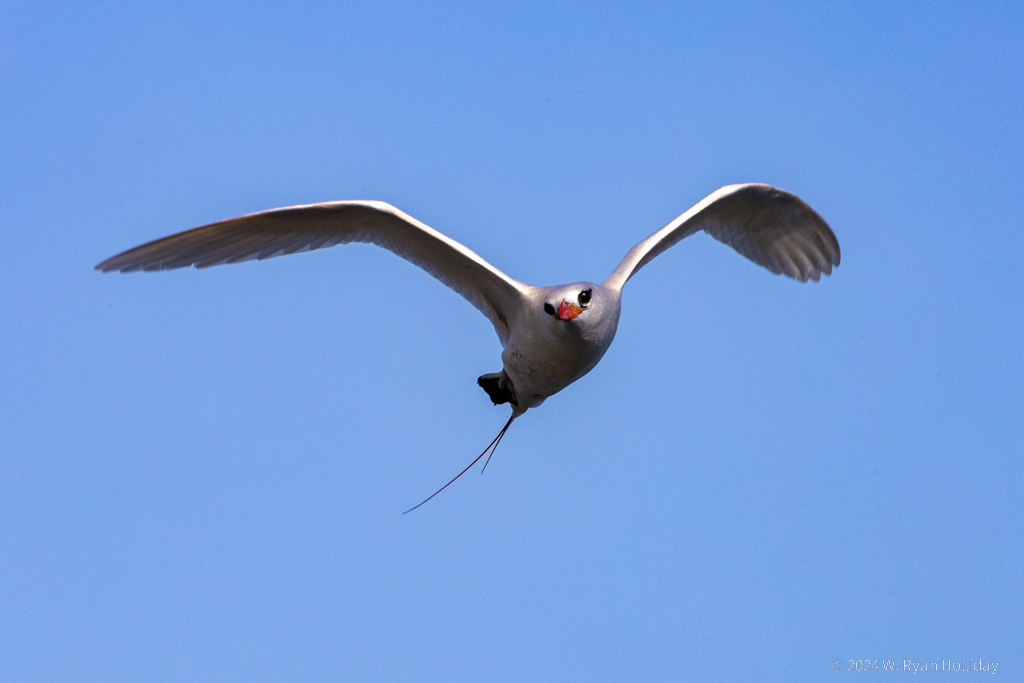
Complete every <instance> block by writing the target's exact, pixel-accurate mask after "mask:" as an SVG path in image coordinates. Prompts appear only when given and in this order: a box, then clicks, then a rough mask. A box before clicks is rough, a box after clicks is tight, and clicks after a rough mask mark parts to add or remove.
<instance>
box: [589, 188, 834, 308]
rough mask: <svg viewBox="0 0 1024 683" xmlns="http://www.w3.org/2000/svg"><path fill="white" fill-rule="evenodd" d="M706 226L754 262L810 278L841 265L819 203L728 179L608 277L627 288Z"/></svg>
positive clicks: (611, 283)
mask: <svg viewBox="0 0 1024 683" xmlns="http://www.w3.org/2000/svg"><path fill="white" fill-rule="evenodd" d="M701 230H703V231H704V232H706V233H708V234H709V235H711V236H712V237H714V238H715V239H716V240H718V241H719V242H722V243H723V244H727V245H729V246H730V247H732V248H733V249H735V250H736V251H737V252H739V253H740V254H742V255H743V256H746V257H747V258H748V259H750V260H751V261H753V262H754V263H756V264H758V265H760V266H763V267H765V268H767V269H768V270H770V271H772V272H773V273H776V274H785V275H788V276H789V277H791V278H793V279H795V280H800V281H801V282H806V281H807V280H818V279H820V278H821V275H822V274H823V273H824V274H825V275H830V274H831V273H832V268H833V267H834V266H838V265H839V259H840V253H839V241H838V240H837V239H836V236H835V234H834V233H833V232H832V229H831V228H829V226H828V224H827V223H826V222H825V221H824V219H823V218H822V217H821V216H819V215H818V214H817V213H816V212H815V211H814V209H812V208H811V207H810V206H808V205H807V204H805V203H804V202H803V200H801V199H800V198H799V197H797V196H796V195H794V194H790V193H789V192H786V191H785V190H780V189H778V188H775V187H772V186H770V185H762V184H759V183H746V184H740V185H726V186H725V187H723V188H721V189H719V190H717V191H715V192H712V193H711V194H710V195H708V196H707V197H705V198H704V199H702V200H701V201H700V202H698V203H697V204H696V205H695V206H693V208H691V209H689V210H688V211H686V212H685V213H683V214H681V215H680V216H678V217H677V218H676V219H675V220H673V221H672V222H671V223H669V224H668V225H666V226H665V227H663V228H662V229H661V230H658V231H657V232H656V233H654V234H653V235H651V236H650V237H648V238H647V239H645V240H644V241H642V242H640V243H639V244H637V245H636V246H634V247H633V248H632V249H630V250H629V253H627V254H626V256H625V258H623V259H622V261H621V262H619V265H618V266H616V267H615V270H614V271H612V274H611V275H610V276H609V277H608V279H607V280H605V283H604V284H605V286H606V287H614V288H616V289H622V286H623V285H625V284H626V281H628V280H629V279H630V278H631V277H633V276H634V275H635V274H636V273H637V271H638V270H640V269H641V268H643V267H644V266H645V265H647V264H648V263H649V262H650V261H651V259H653V258H654V257H656V256H657V255H658V254H660V253H662V252H663V251H665V250H666V249H668V248H669V247H671V246H672V245H674V244H676V243H677V242H679V240H681V239H683V238H685V237H689V236H690V235H692V234H694V233H695V232H698V231H701Z"/></svg>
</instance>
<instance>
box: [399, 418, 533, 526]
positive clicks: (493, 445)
mask: <svg viewBox="0 0 1024 683" xmlns="http://www.w3.org/2000/svg"><path fill="white" fill-rule="evenodd" d="M514 419H516V415H515V413H512V417H510V418H509V419H508V422H506V423H505V426H504V427H502V428H501V431H500V432H498V435H497V436H496V437H494V441H492V442H490V443H489V444H487V448H485V449H484V450H483V453H481V454H480V455H478V456H476V458H475V459H474V460H473V462H471V463H469V464H468V465H466V469H464V470H462V471H461V472H459V473H458V474H456V475H455V476H454V477H452V480H451V481H450V482H448V483H447V484H445V485H444V486H442V487H441V488H439V489H438V490H436V491H434V492H433V493H431V494H430V495H429V496H427V497H426V498H425V499H424V500H423V501H422V502H421V503H419V504H418V505H413V506H412V507H411V508H409V509H408V510H406V511H405V512H403V513H402V514H403V515H404V514H407V513H409V512H412V511H413V510H415V509H416V508H418V507H419V506H420V505H423V503H426V502H427V501H428V500H430V499H431V498H433V497H434V496H436V495H437V494H439V493H441V491H444V490H445V489H446V488H448V487H449V486H451V485H452V484H453V483H455V480H456V479H458V478H459V477H461V476H462V475H463V474H465V473H466V472H468V471H469V468H470V467H472V466H473V465H475V464H477V462H479V461H480V458H482V457H484V456H485V455H487V452H488V451H490V452H491V455H494V451H496V450H497V449H498V444H499V443H501V437H503V436H505V432H507V431H508V428H509V427H510V426H511V425H512V420H514ZM491 455H488V456H487V460H485V461H484V469H486V468H487V463H489V462H490V461H491ZM480 472H481V473H483V470H480Z"/></svg>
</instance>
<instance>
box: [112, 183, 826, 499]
mask: <svg viewBox="0 0 1024 683" xmlns="http://www.w3.org/2000/svg"><path fill="white" fill-rule="evenodd" d="M699 231H704V232H706V233H708V234H709V235H711V236H712V237H714V238H715V239H716V240H718V241H719V242H722V243H724V244H727V245H729V246H730V247H732V248H733V249H735V250H736V251H737V252H739V253H740V254H742V255H743V256H746V257H747V258H748V259H750V260H751V261H753V262H754V263H756V264H758V265H760V266H764V267H765V268H767V269H768V270H770V271H772V272H773V273H776V274H783V275H788V276H789V277H791V278H793V279H795V280H799V281H801V282H806V281H807V280H818V279H819V278H820V277H821V276H822V274H825V275H828V274H830V273H831V272H832V268H833V267H835V266H838V265H839V242H838V241H837V240H836V236H835V234H834V233H833V232H832V230H831V229H830V228H829V226H828V224H827V223H825V221H824V220H823V219H822V218H821V216H819V215H818V214H817V213H816V212H815V211H814V210H813V209H812V208H811V207H809V206H808V205H807V204H805V203H804V202H803V201H802V200H801V199H800V198H799V197H797V196H796V195H793V194H790V193H789V192H786V191H785V190H780V189H778V188H775V187H771V186H770V185H762V184H758V183H744V184H737V185H726V186H725V187H723V188H721V189H719V190H716V191H715V192H712V193H711V194H710V195H708V196H707V197H705V198H704V199H702V200H701V201H700V202H698V203H697V204H696V205H694V206H693V207H692V208H690V209H688V210H687V211H686V212H685V213H683V214H681V215H680V216H678V217H677V218H675V219H674V220H672V221H671V222H670V223H668V225H666V226H665V227H663V228H661V229H660V230H658V231H657V232H655V233H654V234H652V235H651V236H650V237H648V238H647V239H645V240H643V241H642V242H640V243H638V244H637V245H636V246H634V247H633V248H632V249H630V250H629V251H628V252H627V253H626V256H625V257H624V258H623V259H622V260H621V261H620V262H619V264H618V265H617V266H615V269H614V270H613V271H612V273H611V275H609V276H608V278H607V279H606V280H605V281H604V282H603V283H601V284H596V283H594V282H574V283H572V284H567V285H556V286H553V287H535V286H533V285H528V284H525V283H522V282H519V281H518V280H514V279H512V278H510V277H509V276H508V275H505V273H503V272H501V271H500V270H498V269H497V268H495V267H494V266H492V265H491V264H489V263H488V262H487V261H485V260H483V259H482V258H480V257H479V256H478V255H477V254H476V253H474V252H473V251H471V250H470V249H468V248H466V247H464V246H463V245H461V244H459V243H458V242H456V241H455V240H453V239H451V238H449V237H446V236H445V235H442V234H441V233H439V232H437V231H436V230H434V229H432V228H430V227H428V226H427V225H424V224H423V223H421V222H419V221H418V220H416V219H415V218H413V217H412V216H409V215H408V214H405V213H403V212H402V211H399V210H398V209H396V208H395V207H393V206H391V205H390V204H387V203H385V202H378V201H335V202H323V203H319V204H305V205H300V206H287V207H282V208H278V209H269V210H267V211H259V212H257V213H251V214H247V215H245V216H239V217H238V218H231V219H228V220H225V221H221V222H219V223H212V224H210V225H206V226H203V227H200V228H195V229H193V230H186V231H185V232H180V233H177V234H174V235H170V236H168V237H164V238H162V239H158V240H155V241H153V242H148V243H146V244H143V245H141V246H138V247H135V248H134V249H129V250H128V251H125V252H123V253H121V254H118V255H117V256H113V257H111V258H109V259H107V260H106V261H103V262H102V263H100V264H99V265H97V266H96V269H97V270H100V271H103V272H108V271H121V272H129V271H136V270H147V271H148V270H171V269H173V268H183V267H186V266H195V267H196V268H207V267H209V266H216V265H220V264H222V263H237V262H239V261H248V260H252V259H266V258H271V257H273V256H281V255H284V254H293V253H298V252H302V251H312V250H314V249H322V248H324V247H332V246H334V245H337V244H348V243H350V242H364V243H367V242H368V243H371V244H376V245H377V246H379V247H383V248H385V249H387V250H389V251H392V252H394V253H395V254H397V255H398V256H401V257H402V258H404V259H405V260H407V261H410V262H411V263H414V264H416V265H417V266H419V267H420V268H422V269H423V270H425V271H427V272H428V273H430V274H431V275H433V276H434V277H436V278H437V279H438V280H440V281H441V282H443V283H444V284H446V285H448V286H449V287H451V288H452V289H454V290H455V291H456V292H458V293H459V294H461V295H462V296H463V297H465V298H466V299H467V300H468V301H469V303H471V304H473V306H475V307H476V308H477V310H479V311H480V312H481V313H483V314H484V315H485V316H487V319H488V320H490V321H491V324H492V325H494V330H495V332H497V333H498V339H499V340H500V341H501V344H502V347H503V349H504V350H503V351H502V354H501V361H502V368H501V370H500V371H499V372H495V373H490V374H486V375H483V376H481V377H480V378H479V379H477V383H478V384H479V385H480V386H481V387H482V388H483V390H484V391H486V392H487V395H488V396H489V397H490V399H491V401H493V402H494V404H495V405H499V404H502V403H507V404H509V405H510V406H511V408H512V415H511V416H510V417H509V419H508V422H506V423H505V426H504V427H502V429H501V431H500V432H499V433H498V435H497V436H496V437H495V438H494V440H493V441H491V443H490V444H488V446H487V448H485V449H484V450H483V452H482V453H480V455H479V456H477V457H476V459H475V460H473V462H471V463H470V464H469V465H468V466H467V467H466V468H465V469H464V470H462V472H459V474H457V475H456V476H455V477H453V478H452V480H451V481H449V482H448V483H447V484H445V485H444V486H442V487H441V488H440V489H438V490H437V491H436V492H434V493H433V494H432V495H431V496H429V497H428V498H426V499H425V500H424V501H423V502H421V503H420V504H419V505H416V506H415V507H412V508H410V509H409V510H406V512H410V511H412V510H415V509H416V508H418V507H419V506H420V505H423V503H426V502H427V501H428V500H430V499H431V498H433V497H434V496H436V495H437V494H438V493H440V492H441V491H443V490H444V489H446V488H447V487H448V486H449V485H451V484H452V483H453V482H454V481H455V480H456V479H458V478H459V477H460V476H462V475H463V474H464V473H465V472H466V471H467V470H469V468H470V467H472V466H473V465H475V464H476V463H477V461H479V460H480V458H482V457H483V456H484V455H486V454H487V453H488V452H490V454H491V455H493V454H494V450H495V449H496V448H497V447H498V443H499V442H500V441H501V438H502V437H503V436H504V435H505V432H506V431H508V428H509V427H510V426H511V424H512V422H513V420H515V419H516V418H517V417H519V416H520V415H522V414H523V413H525V412H526V411H527V410H529V409H530V408H535V407H537V406H539V405H540V404H541V403H543V402H544V400H545V399H546V398H548V397H549V396H551V395H553V394H556V393H558V392H559V391H561V390H562V389H564V388H565V387H567V386H569V385H570V384H572V383H573V382H575V381H576V380H578V379H579V378H581V377H583V375H585V374H587V373H588V372H590V371H591V370H592V369H593V368H594V366H595V365H597V363H598V361H600V360H601V357H602V356H604V353H605V351H607V350H608V346H609V345H610V344H611V343H612V339H613V338H614V337H615V330H616V328H617V327H618V323H619V310H620V305H621V300H622V287H623V285H625V284H626V282H627V281H628V280H629V279H630V278H631V277H633V276H634V275H635V274H636V273H637V271H639V270H640V269H641V268H643V267H644V266H645V265H647V264H648V263H649V262H650V261H651V260H652V259H653V258H654V257H655V256H657V255H658V254H660V253H662V252H663V251H665V250H666V249H668V248H669V247H671V246H672V245H674V244H675V243H676V242H678V241H679V240H681V239H683V238H684V237H689V236H690V235H692V234H694V233H696V232H699ZM489 460H490V455H488V458H487V460H485V461H484V468H486V467H487V462H488V461H489Z"/></svg>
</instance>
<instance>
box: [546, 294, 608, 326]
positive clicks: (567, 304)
mask: <svg viewBox="0 0 1024 683" xmlns="http://www.w3.org/2000/svg"><path fill="white" fill-rule="evenodd" d="M544 313H546V314H547V315H549V316H551V318H552V319H553V322H554V323H555V324H556V325H569V326H572V327H577V326H578V327H579V328H582V329H592V330H594V331H597V329H598V328H605V327H608V326H609V325H610V326H611V329H612V330H614V329H615V326H616V325H617V323H618V320H619V299H618V297H617V296H616V293H615V292H612V291H611V290H609V289H607V288H605V287H602V286H601V285H595V284H594V283H593V282H576V283H573V284H571V285H562V286H561V287H552V288H551V289H550V290H548V292H547V293H546V296H545V297H544Z"/></svg>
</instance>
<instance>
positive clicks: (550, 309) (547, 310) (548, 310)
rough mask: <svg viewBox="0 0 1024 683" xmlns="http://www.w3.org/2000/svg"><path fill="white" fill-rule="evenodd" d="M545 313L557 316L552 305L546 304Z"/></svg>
mask: <svg viewBox="0 0 1024 683" xmlns="http://www.w3.org/2000/svg"><path fill="white" fill-rule="evenodd" d="M544 312H545V313H547V314H548V315H555V307H554V306H552V305H551V304H544Z"/></svg>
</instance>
